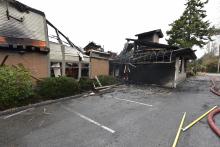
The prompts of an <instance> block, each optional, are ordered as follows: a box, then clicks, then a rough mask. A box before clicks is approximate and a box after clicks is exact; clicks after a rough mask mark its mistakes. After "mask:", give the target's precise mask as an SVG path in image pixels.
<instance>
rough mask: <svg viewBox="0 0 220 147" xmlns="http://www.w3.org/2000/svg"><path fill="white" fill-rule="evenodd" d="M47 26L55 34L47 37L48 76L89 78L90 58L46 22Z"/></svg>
mask: <svg viewBox="0 0 220 147" xmlns="http://www.w3.org/2000/svg"><path fill="white" fill-rule="evenodd" d="M47 24H48V29H50V28H52V29H53V32H55V35H49V47H50V53H49V62H50V76H52V77H59V76H67V77H72V78H75V79H80V78H81V77H89V76H90V73H89V71H90V57H89V56H87V55H86V54H85V53H84V51H83V50H82V49H81V48H79V47H78V46H76V45H75V44H74V43H73V42H72V41H70V39H69V38H68V37H67V36H66V35H64V34H63V33H62V32H61V31H60V30H59V29H58V28H56V27H55V26H54V25H53V24H52V23H51V22H49V21H48V20H47Z"/></svg>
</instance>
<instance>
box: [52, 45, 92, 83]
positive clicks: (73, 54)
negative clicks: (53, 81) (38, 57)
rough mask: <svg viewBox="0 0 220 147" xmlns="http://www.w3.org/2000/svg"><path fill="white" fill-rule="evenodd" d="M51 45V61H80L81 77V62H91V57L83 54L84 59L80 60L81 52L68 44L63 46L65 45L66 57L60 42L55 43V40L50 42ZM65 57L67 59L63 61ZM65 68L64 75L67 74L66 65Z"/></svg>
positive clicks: (79, 76)
mask: <svg viewBox="0 0 220 147" xmlns="http://www.w3.org/2000/svg"><path fill="white" fill-rule="evenodd" d="M49 46H50V54H49V56H50V62H61V63H64V64H66V63H67V62H72V63H78V65H79V73H78V79H80V78H81V69H82V68H81V67H82V66H81V64H83V63H87V64H89V63H90V57H89V56H86V55H83V60H82V61H80V60H79V54H80V52H79V51H78V50H77V49H76V48H73V47H68V46H63V47H64V55H65V57H64V58H63V57H62V48H61V46H62V45H60V44H58V43H54V42H49ZM62 59H64V60H65V61H64V62H63V60H62ZM62 68H63V70H62V71H63V75H65V66H62Z"/></svg>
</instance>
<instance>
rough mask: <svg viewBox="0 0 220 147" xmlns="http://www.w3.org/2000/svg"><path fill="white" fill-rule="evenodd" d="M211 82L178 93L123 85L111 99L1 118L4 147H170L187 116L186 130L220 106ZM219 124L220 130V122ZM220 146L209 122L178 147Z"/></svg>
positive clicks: (192, 83) (197, 81)
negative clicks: (184, 117)
mask: <svg viewBox="0 0 220 147" xmlns="http://www.w3.org/2000/svg"><path fill="white" fill-rule="evenodd" d="M210 78H213V76H212V77H210V76H198V77H194V78H191V79H188V80H186V81H185V82H183V83H181V84H180V85H179V86H178V87H177V88H176V89H166V88H159V87H155V86H135V85H121V86H119V87H117V88H115V89H113V91H112V92H109V93H106V94H102V95H94V96H89V97H81V98H78V99H73V100H69V101H65V102H60V103H56V104H51V105H47V106H42V107H37V108H34V109H30V110H28V111H25V112H22V113H18V114H16V115H8V116H1V118H0V128H1V129H0V146H1V147H15V146H19V147H61V146H62V147H160V146H161V147H170V146H171V145H172V143H173V140H174V138H175V135H176V132H177V129H178V126H179V123H180V120H181V117H182V115H183V113H184V112H187V114H186V120H185V123H184V126H185V125H187V124H189V123H190V122H191V121H193V120H194V119H195V118H197V117H198V116H200V115H201V114H203V113H204V112H206V111H207V110H209V109H210V108H212V107H213V106H215V105H220V97H218V96H216V95H214V94H212V93H211V92H210V91H209V87H210V85H211V84H210ZM215 78H218V77H215ZM219 78H220V77H219ZM217 81H218V80H217ZM219 81H220V79H219ZM219 84H220V83H219ZM216 123H217V124H220V117H219V116H217V117H216ZM219 146H220V139H219V138H218V137H217V136H216V135H215V134H214V133H213V132H212V131H211V129H210V128H209V126H208V123H207V118H204V119H202V120H201V121H200V122H199V123H197V124H196V125H195V126H193V127H192V128H191V129H189V130H187V131H186V132H184V133H182V134H181V136H180V140H179V143H178V147H219Z"/></svg>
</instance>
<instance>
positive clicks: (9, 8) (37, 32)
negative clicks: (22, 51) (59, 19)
mask: <svg viewBox="0 0 220 147" xmlns="http://www.w3.org/2000/svg"><path fill="white" fill-rule="evenodd" d="M0 37H6V39H7V38H23V39H32V40H38V41H41V42H40V44H41V46H40V47H44V46H47V45H48V44H47V40H48V39H47V26H46V19H45V16H44V13H43V12H41V11H38V10H35V9H33V8H30V7H28V6H26V5H23V4H21V3H19V2H17V1H13V0H0ZM9 40H10V39H9ZM19 41H20V40H19ZM29 42H30V41H29ZM8 43H10V42H8ZM14 43H15V42H13V44H14ZM17 43H18V44H19V42H17ZM22 45H24V44H22ZM25 45H30V44H25Z"/></svg>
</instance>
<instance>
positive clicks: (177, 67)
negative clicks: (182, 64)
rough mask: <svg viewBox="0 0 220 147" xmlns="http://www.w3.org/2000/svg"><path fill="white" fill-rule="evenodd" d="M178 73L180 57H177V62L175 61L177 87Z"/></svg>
mask: <svg viewBox="0 0 220 147" xmlns="http://www.w3.org/2000/svg"><path fill="white" fill-rule="evenodd" d="M178 74H179V57H177V58H176V62H175V75H174V80H173V87H174V88H176V85H177V79H178Z"/></svg>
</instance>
